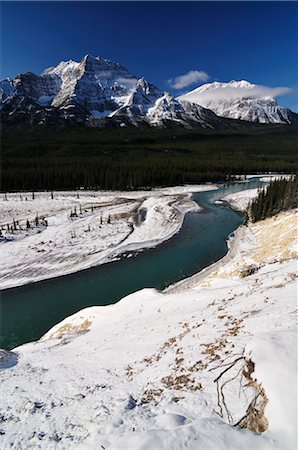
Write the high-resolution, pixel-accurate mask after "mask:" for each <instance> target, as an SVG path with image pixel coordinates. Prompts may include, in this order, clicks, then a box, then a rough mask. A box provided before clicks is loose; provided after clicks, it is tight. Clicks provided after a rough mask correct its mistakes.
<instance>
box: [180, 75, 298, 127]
mask: <svg viewBox="0 0 298 450" xmlns="http://www.w3.org/2000/svg"><path fill="white" fill-rule="evenodd" d="M258 89H259V88H258V87H257V86H256V85H255V84H252V83H249V82H248V81H244V80H242V81H230V82H229V83H219V82H214V83H207V84H204V85H203V86H200V87H198V88H197V89H194V90H193V91H191V92H188V93H187V94H184V95H182V96H181V97H180V100H184V101H189V102H192V103H196V104H199V105H201V106H204V107H205V108H208V109H210V110H211V111H213V112H214V113H215V114H217V115H218V116H220V117H226V118H230V119H240V120H246V121H248V122H258V123H272V124H275V123H276V124H277V123H281V124H291V123H292V122H294V121H295V122H297V117H298V116H297V114H295V113H293V112H292V111H291V110H290V109H288V108H284V107H281V106H279V105H278V104H277V101H276V99H275V98H273V97H270V96H267V97H258V96H256V95H258ZM259 95H260V94H259Z"/></svg>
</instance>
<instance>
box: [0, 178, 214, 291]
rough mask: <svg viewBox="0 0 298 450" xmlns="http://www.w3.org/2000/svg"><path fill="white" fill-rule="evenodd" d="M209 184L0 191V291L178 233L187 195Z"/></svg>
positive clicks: (189, 207) (191, 207) (188, 207)
mask: <svg viewBox="0 0 298 450" xmlns="http://www.w3.org/2000/svg"><path fill="white" fill-rule="evenodd" d="M212 189H217V187H216V186H215V185H211V184H209V185H208V184H205V185H197V186H195V185H192V186H183V187H173V188H166V189H154V190H151V191H134V192H106V191H79V192H54V193H53V198H51V193H50V192H38V193H35V194H34V199H33V198H32V193H16V194H2V195H1V199H0V221H1V222H0V229H1V228H2V231H1V237H0V249H1V260H0V289H7V288H10V287H14V286H20V285H23V284H27V283H30V282H35V281H39V280H43V279H47V278H53V277H57V276H60V275H65V274H69V273H73V272H77V271H79V270H82V269H86V268H88V267H91V266H96V265H99V264H103V263H105V262H107V261H111V260H113V259H115V258H117V257H119V255H120V254H121V253H123V252H124V251H125V252H130V251H134V250H138V249H141V248H146V247H152V246H156V245H157V244H159V243H160V242H162V241H164V240H167V239H169V238H170V237H172V236H173V235H174V234H175V233H177V232H178V231H179V229H180V227H181V225H182V223H183V218H184V215H185V213H186V212H187V211H199V209H200V208H199V207H198V205H197V204H196V203H195V202H194V201H192V199H191V193H192V192H200V191H204V190H212ZM140 210H141V213H140ZM71 215H72V217H71ZM36 219H37V220H36ZM27 221H28V222H27ZM28 223H29V227H28Z"/></svg>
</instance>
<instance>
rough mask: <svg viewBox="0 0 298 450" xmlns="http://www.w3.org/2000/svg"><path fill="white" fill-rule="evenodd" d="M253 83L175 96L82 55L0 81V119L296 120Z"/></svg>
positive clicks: (189, 124)
mask: <svg viewBox="0 0 298 450" xmlns="http://www.w3.org/2000/svg"><path fill="white" fill-rule="evenodd" d="M254 86H255V85H253V84H251V83H249V82H247V81H239V82H238V81H231V82H229V83H218V82H215V83H208V84H205V85H203V86H200V87H199V88H197V89H195V90H193V91H191V92H189V93H187V94H184V95H182V96H180V97H178V98H174V97H173V96H172V95H170V94H169V93H167V92H162V91H161V90H160V89H159V88H158V87H156V86H154V85H153V84H152V83H150V82H149V81H147V80H146V79H145V78H140V79H138V78H137V77H135V76H134V75H133V74H132V73H130V72H129V71H128V69H126V68H125V67H123V66H122V65H120V64H118V63H115V62H113V61H110V60H107V59H103V58H99V57H96V58H94V57H92V56H90V55H86V56H84V58H83V59H82V60H81V61H80V62H75V61H71V60H70V61H66V62H64V61H62V62H61V63H60V64H58V66H56V67H50V68H48V69H46V70H45V71H44V72H43V73H42V74H40V75H36V74H34V73H31V72H27V73H25V74H19V75H17V76H16V77H15V78H13V79H5V80H2V81H0V108H1V119H2V123H4V124H5V123H11V124H15V123H25V124H27V125H29V126H30V125H44V124H62V125H63V124H70V125H71V124H76V123H81V124H85V125H87V126H94V127H106V126H117V127H125V126H130V125H133V126H146V127H148V126H155V127H177V126H179V127H183V128H190V129H192V128H198V127H199V128H211V129H223V128H225V129H226V128H229V127H230V128H233V127H235V126H239V122H240V121H246V122H255V123H264V124H293V123H298V115H297V114H296V113H294V112H293V111H291V110H290V109H288V108H283V107H280V106H278V105H277V102H276V100H275V99H274V98H272V97H267V98H256V97H255V96H250V95H249V89H250V88H253V87H254ZM242 91H243V94H242ZM219 92H221V94H220V95H221V96H219V95H218V93H219ZM231 119H234V120H231ZM235 119H238V120H235ZM242 123H244V122H242Z"/></svg>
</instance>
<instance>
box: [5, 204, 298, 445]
mask: <svg viewBox="0 0 298 450" xmlns="http://www.w3.org/2000/svg"><path fill="white" fill-rule="evenodd" d="M295 221H296V216H295V214H292V213H285V214H282V215H280V216H278V217H277V218H275V219H269V220H266V221H262V223H259V224H254V225H250V226H249V227H243V228H242V235H241V237H239V236H238V237H236V240H235V242H234V247H235V249H236V250H235V251H236V253H235V254H234V257H233V258H232V259H230V260H229V259H226V260H225V261H226V262H225V263H224V264H223V263H221V265H217V268H213V270H214V273H213V274H211V275H210V274H209V275H208V274H207V276H206V277H205V278H204V279H202V280H201V281H200V282H199V284H198V282H196V284H195V285H194V286H193V288H192V289H188V290H182V291H181V292H180V293H175V292H169V293H161V292H157V291H156V290H154V289H144V290H142V291H139V292H136V293H134V294H131V295H129V296H128V297H126V298H124V299H122V300H121V301H120V302H119V303H117V304H115V305H110V306H105V307H93V308H88V309H85V310H83V311H80V312H79V313H77V314H75V315H73V316H71V317H69V318H67V319H65V320H64V321H63V322H61V323H60V324H58V325H56V326H55V327H54V328H52V329H51V330H50V331H49V332H48V333H47V334H46V335H45V336H44V337H43V338H42V339H41V340H40V341H38V342H35V343H30V344H27V345H24V346H21V347H19V348H17V349H14V350H13V351H12V352H2V354H1V359H0V364H1V368H2V370H0V376H1V388H2V401H1V414H2V425H1V440H2V446H3V448H10V447H11V446H12V447H13V448H18V449H26V450H27V449H28V448H46V449H65V448H67V449H76V448H78V449H94V448H104V449H107V450H108V449H109V450H111V449H113V450H115V449H119V450H120V449H121V450H124V449H129V450H131V449H134V450H156V449H163V450H170V449H171V450H182V449H185V448H189V449H191V450H215V449H216V450H224V449H229V450H235V449H240V448H245V449H256V450H257V449H259V450H261V449H262V450H265V449H266V450H280V449H283V450H292V449H294V448H296V444H297V442H296V427H295V424H296V419H297V415H296V414H297V413H296V410H295V405H294V403H295V399H296V397H295V389H296V384H295V363H296V352H295V351H294V349H295V340H294V339H295V337H296V331H295V328H294V327H295V314H294V312H295V309H296V289H297V284H296V283H295V275H294V273H295V270H296V267H297V260H296V259H295V258H297V254H293V253H291V254H290V253H289V252H290V249H291V243H292V241H293V240H295V238H296V233H295V228H293V224H294V223H296V222H295ZM251 236H254V240H252V239H251ZM266 237H267V238H268V239H272V240H273V241H274V242H275V241H276V242H277V243H278V245H279V247H278V248H277V247H276V246H275V247H274V246H271V247H269V248H265V247H264V239H265V238H266ZM236 241H237V242H236ZM236 244H237V245H236ZM258 249H263V250H264V252H263V253H262V254H260V255H259V256H257V253H258ZM281 249H283V251H281ZM251 259H253V260H254V262H255V264H258V265H259V268H258V270H257V271H256V272H255V273H252V274H250V275H245V276H242V275H241V271H242V270H243V269H245V268H246V260H251ZM235 267H237V270H236V271H235V270H234V269H235ZM224 273H225V275H224ZM244 358H246V360H247V359H248V358H251V359H252V360H253V362H254V365H255V366H254V371H253V373H252V378H251V380H252V381H251V384H252V385H254V384H255V385H256V386H260V387H261V388H262V389H263V390H264V391H265V395H266V397H267V398H268V404H267V405H266V407H265V416H266V419H267V420H268V424H269V426H268V429H267V430H266V431H265V432H264V433H262V434H259V433H255V432H252V431H250V430H247V429H241V428H239V427H234V426H233V424H235V423H237V421H239V419H240V418H241V417H242V416H243V415H244V414H245V412H246V408H247V405H248V403H249V402H250V400H251V394H252V392H251V390H252V387H251V386H245V385H247V383H246V382H245V381H244V382H243V376H241V374H243V370H244V369H242V364H243V361H244ZM1 361H2V362H1ZM232 363H233V364H234V365H233V367H231V369H229V368H228V365H229V364H232ZM226 369H228V370H227V372H226V373H225V374H224V375H222V377H221V380H222V384H221V386H222V388H223V389H224V390H223V392H224V395H225V403H226V406H227V408H228V410H229V411H230V416H227V414H226V412H225V410H224V409H222V410H221V409H220V407H219V405H218V396H217V387H216V383H215V382H214V381H215V379H216V378H218V377H219V376H220V374H221V373H222V372H223V371H225V370H226ZM241 370H242V372H241ZM237 372H238V376H237ZM234 376H235V380H234V381H233V380H232V379H233V377H234ZM223 383H226V384H225V386H223Z"/></svg>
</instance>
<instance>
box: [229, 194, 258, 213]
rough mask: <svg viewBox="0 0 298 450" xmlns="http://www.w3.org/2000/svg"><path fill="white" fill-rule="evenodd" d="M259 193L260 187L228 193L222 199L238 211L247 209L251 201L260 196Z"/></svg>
mask: <svg viewBox="0 0 298 450" xmlns="http://www.w3.org/2000/svg"><path fill="white" fill-rule="evenodd" d="M258 193H259V189H246V190H244V191H240V192H236V193H235V194H229V195H226V196H225V197H223V198H222V199H221V200H223V201H225V202H227V203H229V204H230V205H231V206H232V208H233V209H235V210H236V211H246V209H247V207H248V205H249V203H250V202H251V201H252V200H253V199H255V198H256V197H257V196H258Z"/></svg>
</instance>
